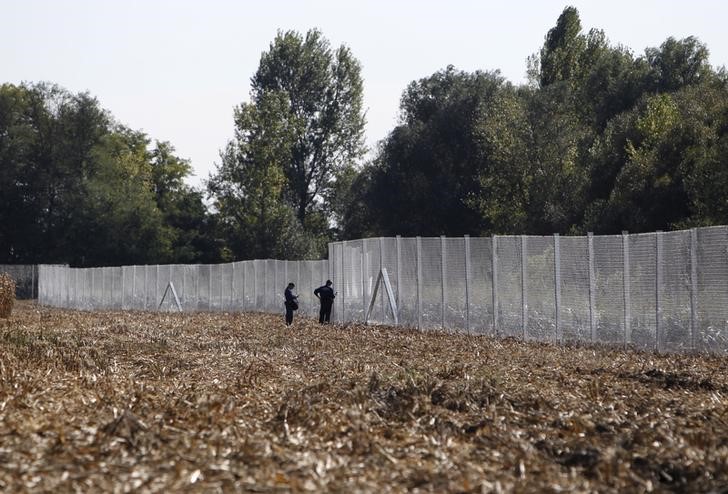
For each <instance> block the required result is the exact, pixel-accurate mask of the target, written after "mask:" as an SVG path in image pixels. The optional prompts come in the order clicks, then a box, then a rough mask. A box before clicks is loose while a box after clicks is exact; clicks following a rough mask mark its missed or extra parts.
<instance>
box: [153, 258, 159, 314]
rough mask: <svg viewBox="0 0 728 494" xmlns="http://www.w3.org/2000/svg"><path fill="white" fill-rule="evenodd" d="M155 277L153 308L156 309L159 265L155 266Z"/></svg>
mask: <svg viewBox="0 0 728 494" xmlns="http://www.w3.org/2000/svg"><path fill="white" fill-rule="evenodd" d="M156 271H157V273H156V275H155V276H156V277H155V279H154V304H153V306H154V307H157V298H158V297H159V264H157V265H156Z"/></svg>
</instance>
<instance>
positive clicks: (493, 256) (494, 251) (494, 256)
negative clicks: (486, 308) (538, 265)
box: [490, 235, 500, 335]
mask: <svg viewBox="0 0 728 494" xmlns="http://www.w3.org/2000/svg"><path fill="white" fill-rule="evenodd" d="M490 247H491V249H490V260H491V264H492V271H493V273H492V276H491V281H492V283H493V290H492V291H491V297H492V298H493V334H495V335H498V334H500V331H499V330H498V235H493V237H492V239H491V245H490Z"/></svg>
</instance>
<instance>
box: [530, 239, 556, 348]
mask: <svg viewBox="0 0 728 494" xmlns="http://www.w3.org/2000/svg"><path fill="white" fill-rule="evenodd" d="M526 255H527V258H526V260H525V262H526V279H527V285H526V300H527V305H526V314H527V321H526V336H527V338H529V339H534V340H539V341H553V340H555V339H556V325H555V321H556V303H555V300H556V295H555V293H556V292H555V288H554V287H555V285H554V279H555V273H554V239H553V237H528V240H527V242H526Z"/></svg>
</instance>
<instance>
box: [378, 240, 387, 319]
mask: <svg viewBox="0 0 728 494" xmlns="http://www.w3.org/2000/svg"><path fill="white" fill-rule="evenodd" d="M382 269H384V237H379V273H381V272H382ZM379 273H377V277H379ZM382 288H384V287H382ZM385 294H386V290H382V296H381V297H380V298H379V301H380V305H381V306H382V317H384V316H385V315H386V313H387V309H386V306H385V305H384V297H385Z"/></svg>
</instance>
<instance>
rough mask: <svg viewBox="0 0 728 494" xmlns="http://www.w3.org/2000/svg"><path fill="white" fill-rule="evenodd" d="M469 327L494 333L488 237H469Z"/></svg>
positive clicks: (490, 333) (490, 241)
mask: <svg viewBox="0 0 728 494" xmlns="http://www.w3.org/2000/svg"><path fill="white" fill-rule="evenodd" d="M468 295H469V297H468V298H469V299H470V311H469V314H470V329H471V331H472V332H474V333H476V334H487V335H494V334H495V327H494V322H493V248H492V240H491V239H490V238H471V239H470V286H469V290H468Z"/></svg>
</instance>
